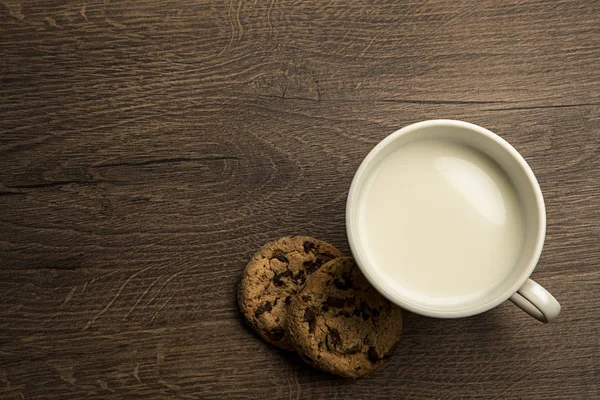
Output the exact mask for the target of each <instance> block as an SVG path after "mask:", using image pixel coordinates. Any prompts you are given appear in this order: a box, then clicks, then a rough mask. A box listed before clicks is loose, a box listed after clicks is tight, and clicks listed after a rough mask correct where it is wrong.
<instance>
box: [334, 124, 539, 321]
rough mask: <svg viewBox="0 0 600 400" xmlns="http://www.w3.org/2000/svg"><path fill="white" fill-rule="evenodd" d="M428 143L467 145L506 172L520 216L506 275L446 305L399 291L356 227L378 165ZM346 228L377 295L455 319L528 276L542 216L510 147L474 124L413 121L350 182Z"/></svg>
mask: <svg viewBox="0 0 600 400" xmlns="http://www.w3.org/2000/svg"><path fill="white" fill-rule="evenodd" d="M428 139H442V140H446V141H451V142H455V143H458V144H460V145H465V146H469V147H470V148H472V149H475V150H477V151H479V152H481V153H483V154H485V155H486V156H487V157H489V158H490V159H491V160H493V161H494V162H495V163H496V164H497V165H498V166H500V168H501V169H502V170H503V171H504V172H505V173H506V175H507V176H508V178H509V179H510V182H511V184H512V185H513V187H514V189H515V190H516V192H517V195H518V198H519V202H520V206H521V212H522V215H523V218H524V221H523V230H524V234H523V238H524V239H523V245H522V249H521V254H520V256H519V257H518V261H517V262H516V264H515V265H514V267H513V268H512V269H511V271H510V272H509V273H508V275H507V276H506V277H505V278H504V279H503V280H502V281H501V282H498V283H497V285H495V286H494V287H493V288H491V289H489V290H485V291H482V292H481V293H479V294H478V295H477V296H474V297H470V298H468V299H461V300H460V301H454V299H450V298H449V299H447V301H436V302H431V301H428V300H426V299H423V298H420V297H419V296H414V295H411V293H410V292H406V291H402V290H399V289H398V286H397V285H394V284H393V282H391V281H390V279H389V278H388V277H387V276H386V275H385V274H384V273H383V272H382V270H381V268H378V266H377V265H376V263H375V261H374V260H373V258H372V257H370V256H369V252H368V251H367V249H366V246H365V234H367V233H366V232H364V227H363V228H361V224H360V213H361V205H363V204H364V201H365V199H364V197H365V196H364V194H365V185H366V184H367V182H368V180H369V178H370V177H371V175H372V174H373V173H374V172H375V171H376V169H377V168H378V166H379V163H380V162H381V161H382V160H384V159H385V158H386V157H387V156H388V155H390V154H391V153H392V152H394V151H395V150H397V149H398V148H399V147H401V146H405V145H407V144H408V143H411V142H413V141H419V140H428ZM346 227H347V233H348V239H349V243H350V248H351V251H352V254H353V255H354V258H355V259H356V261H357V263H358V265H359V267H360V268H361V270H362V272H363V273H364V275H365V276H366V277H367V279H368V280H369V281H370V282H371V284H372V285H373V286H374V287H375V288H376V289H377V290H378V291H379V292H381V293H382V294H383V295H384V296H386V297H387V298H388V299H389V300H390V301H392V302H394V303H395V304H397V305H399V306H401V307H403V308H406V309H408V310H411V311H413V312H416V313H420V314H423V315H428V316H433V317H441V318H455V317H464V316H469V315H474V314H478V313H481V312H484V311H487V310H489V309H490V308H493V307H495V306H496V305H498V304H500V303H501V302H503V301H505V300H507V299H508V298H509V297H510V296H511V295H512V294H514V293H515V292H516V291H517V290H518V288H519V287H520V286H521V285H522V284H523V283H524V282H525V280H526V279H527V278H528V277H529V276H530V275H531V273H532V271H533V269H534V268H535V265H536V263H537V261H538V259H539V256H540V254H541V251H542V246H543V241H544V236H545V228H546V215H545V207H544V200H543V197H542V193H541V190H540V187H539V184H538V182H537V180H536V178H535V176H534V174H533V172H532V171H531V169H530V168H529V166H528V165H527V163H526V162H525V160H524V159H523V157H521V155H520V154H519V153H518V152H517V151H516V150H515V149H514V148H513V147H512V146H511V145H510V144H508V143H507V142H506V141H505V140H503V139H502V138H500V137H499V136H497V135H496V134H494V133H492V132H491V131H489V130H487V129H484V128H482V127H479V126H477V125H474V124H470V123H467V122H462V121H454V120H432V121H425V122H420V123H416V124H413V125H410V126H407V127H405V128H402V129H400V130H398V131H396V132H394V133H392V134H391V135H390V136H388V137H387V138H385V139H384V140H383V141H381V142H380V143H379V144H378V145H377V146H376V147H375V148H374V149H373V150H372V151H371V152H370V153H369V154H368V155H367V157H366V158H365V159H364V161H363V162H362V164H361V165H360V167H359V169H358V171H357V172H356V174H355V176H354V179H353V181H352V185H351V188H350V192H349V195H348V200H347V207H346ZM361 229H362V231H361ZM435 250H436V249H431V251H435Z"/></svg>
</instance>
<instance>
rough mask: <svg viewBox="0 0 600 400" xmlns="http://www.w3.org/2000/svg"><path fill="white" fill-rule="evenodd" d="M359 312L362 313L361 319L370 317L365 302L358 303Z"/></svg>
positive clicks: (364, 319) (366, 319) (365, 319)
mask: <svg viewBox="0 0 600 400" xmlns="http://www.w3.org/2000/svg"><path fill="white" fill-rule="evenodd" d="M360 313H361V314H362V319H363V321H368V320H369V318H371V314H369V307H368V306H367V305H366V304H365V303H360Z"/></svg>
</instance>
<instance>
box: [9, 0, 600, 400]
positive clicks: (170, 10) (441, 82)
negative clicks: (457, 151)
mask: <svg viewBox="0 0 600 400" xmlns="http://www.w3.org/2000/svg"><path fill="white" fill-rule="evenodd" d="M599 62H600V3H599V2H594V1H585V0H580V1H564V2H555V1H534V0H513V1H504V2H496V1H492V0H483V1H459V2H450V1H442V0H431V1H426V2H412V1H407V2H396V1H375V2H373V1H347V2H344V1H337V0H333V1H330V2H320V1H281V0H277V1H275V0H254V1H243V0H236V1H233V0H230V1H229V2H227V1H223V2H207V1H204V0H194V1H191V0H179V1H175V0H162V1H156V0H147V1H144V2H135V1H130V0H125V1H120V2H116V1H108V0H107V1H99V0H45V1H40V0H21V1H19V0H0V134H1V136H0V138H1V139H0V166H1V167H2V168H1V169H0V221H1V222H0V224H1V225H0V397H1V398H6V399H23V398H26V399H42V398H43V399H79V398H84V397H94V398H115V399H116V398H127V399H135V398H145V399H149V398H152V399H154V398H156V399H159V398H180V399H187V398H190V399H213V398H229V399H233V398H282V399H298V398H304V399H312V398H315V399H317V398H330V399H338V398H340V399H343V398H357V399H359V398H398V399H431V398H440V399H442V398H443V399H473V398H487V399H517V398H519V399H520V398H526V399H560V400H563V399H597V398H600V384H599V382H600V329H599V322H598V316H599V315H600V270H599V268H598V266H599V265H600V247H599V245H598V243H599V239H600V214H599V210H600V200H599V199H600V130H599V122H600V112H599V110H600V107H599V106H600V73H599V69H598V65H599ZM442 117H445V118H454V119H461V120H467V121H471V122H474V123H476V124H479V125H482V126H485V127H487V128H489V129H491V130H493V131H495V132H497V133H498V134H499V135H501V136H502V137H504V138H505V139H507V140H508V141H509V142H511V143H512V144H513V145H514V146H515V147H516V148H517V149H518V150H519V151H520V152H521V153H522V154H523V156H524V157H525V158H526V159H527V161H528V162H529V163H530V165H531V166H532V168H533V170H534V172H535V173H536V175H537V177H538V180H539V181H540V184H541V186H542V190H543V192H544V195H545V199H546V205H547V213H548V234H547V240H546V245H545V249H544V253H543V255H542V259H541V261H540V265H539V266H538V268H537V269H536V272H535V273H534V278H535V279H536V280H538V281H539V282H540V283H542V284H543V285H544V286H545V287H547V288H548V289H549V290H550V291H551V292H552V293H554V294H555V295H556V296H557V298H558V299H559V300H560V302H561V303H562V306H563V312H562V314H561V316H560V318H559V319H558V320H557V321H556V323H553V324H549V325H542V324H538V323H536V322H534V321H533V320H532V319H531V318H529V317H528V316H527V315H525V314H524V313H522V312H520V311H518V310H517V309H516V308H515V307H514V306H512V305H510V304H504V305H502V306H500V307H499V308H497V309H495V310H493V311H490V312H488V313H485V314H483V315H479V316H477V317H472V318H467V319H460V320H433V319H428V318H423V317H419V316H416V315H408V316H407V317H406V323H405V325H406V330H405V335H404V338H403V341H402V344H401V346H400V348H399V349H398V352H397V354H396V356H395V357H393V359H392V360H391V361H390V363H389V365H388V366H387V368H385V369H383V370H381V371H380V372H378V373H376V374H374V375H373V376H372V377H369V378H367V379H362V380H357V381H347V380H343V379H338V378H335V377H333V376H330V375H327V374H325V373H321V372H319V371H316V370H314V369H311V368H310V367H308V366H306V365H304V364H303V363H302V361H301V360H300V359H299V358H298V357H296V356H293V355H289V354H287V353H283V352H280V351H278V350H277V349H275V348H273V347H271V346H268V345H266V344H265V343H263V342H262V341H261V340H259V339H258V338H257V336H256V335H253V334H252V333H251V332H250V331H249V330H248V329H247V328H246V327H245V325H244V324H243V322H242V320H241V318H240V316H239V314H238V311H237V308H236V305H235V301H234V288H235V285H236V283H237V280H238V279H239V277H240V273H241V271H242V268H243V266H244V264H245V263H246V261H247V260H248V259H249V257H250V256H251V254H252V253H253V252H254V251H255V249H256V248H257V247H258V246H260V245H261V244H262V243H264V242H265V241H267V240H269V239H272V238H276V237H278V236H282V235H286V234H308V235H314V236H317V237H320V238H323V239H324V240H328V241H331V242H332V243H334V244H335V245H336V246H338V247H339V248H340V249H343V250H344V251H346V252H347V251H348V245H347V241H346V236H345V230H344V203H345V199H346V193H347V190H348V188H349V185H350V181H351V178H352V175H353V173H354V171H355V170H356V168H357V167H358V165H359V163H360V161H361V160H362V158H363V157H364V156H365V155H366V153H367V152H368V151H369V150H370V149H371V148H372V147H373V146H374V145H375V144H376V143H377V142H378V141H379V140H381V139H382V138H383V137H385V136H386V135H388V134H389V133H391V132H392V131H394V130H396V129H398V128H399V127H402V126H404V125H406V124H409V123H411V122H416V121H419V120H424V119H431V118H442Z"/></svg>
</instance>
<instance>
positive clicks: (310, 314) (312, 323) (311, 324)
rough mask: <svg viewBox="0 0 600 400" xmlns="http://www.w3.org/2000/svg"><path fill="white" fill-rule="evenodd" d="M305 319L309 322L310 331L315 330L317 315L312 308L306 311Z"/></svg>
mask: <svg viewBox="0 0 600 400" xmlns="http://www.w3.org/2000/svg"><path fill="white" fill-rule="evenodd" d="M304 321H306V322H308V331H309V332H310V333H312V332H314V331H315V326H316V324H317V316H316V315H315V313H314V312H313V311H312V310H311V309H310V308H307V309H306V311H304Z"/></svg>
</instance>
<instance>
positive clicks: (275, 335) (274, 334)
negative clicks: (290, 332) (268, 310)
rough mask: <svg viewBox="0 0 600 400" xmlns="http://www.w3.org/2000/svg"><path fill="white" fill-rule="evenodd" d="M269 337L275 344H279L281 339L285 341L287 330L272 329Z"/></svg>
mask: <svg viewBox="0 0 600 400" xmlns="http://www.w3.org/2000/svg"><path fill="white" fill-rule="evenodd" d="M267 335H268V336H269V339H271V340H272V341H274V342H278V341H280V340H281V339H283V337H284V336H285V330H283V328H274V329H271V330H270V331H269V332H268V333H267Z"/></svg>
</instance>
